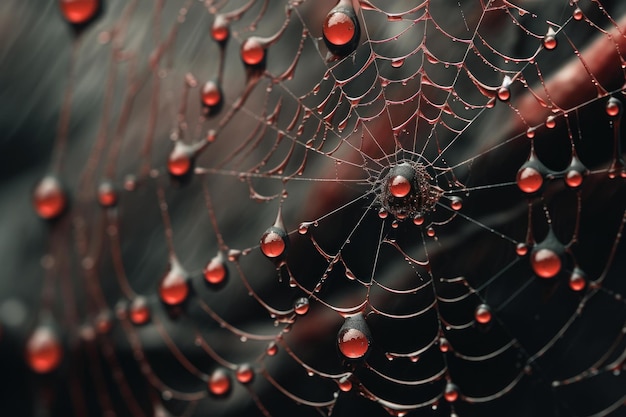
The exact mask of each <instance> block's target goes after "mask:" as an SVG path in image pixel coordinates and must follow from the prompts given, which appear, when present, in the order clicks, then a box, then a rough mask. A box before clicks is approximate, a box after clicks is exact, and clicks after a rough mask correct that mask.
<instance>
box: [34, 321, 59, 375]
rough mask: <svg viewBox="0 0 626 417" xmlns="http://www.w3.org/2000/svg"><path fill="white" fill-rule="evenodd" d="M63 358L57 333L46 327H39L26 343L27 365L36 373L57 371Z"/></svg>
mask: <svg viewBox="0 0 626 417" xmlns="http://www.w3.org/2000/svg"><path fill="white" fill-rule="evenodd" d="M62 358H63V347H62V346H61V342H60V341H59V338H58V336H57V334H56V332H55V331H54V330H53V329H52V328H51V327H50V326H46V325H40V326H38V327H37V328H36V329H35V330H34V331H33V333H32V334H31V335H30V337H29V338H28V342H26V363H27V364H28V366H29V367H30V368H31V369H32V370H33V371H35V372H37V373H40V374H44V373H48V372H51V371H53V370H55V369H56V368H57V367H58V366H59V364H60V363H61V359H62Z"/></svg>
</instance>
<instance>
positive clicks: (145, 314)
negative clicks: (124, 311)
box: [128, 296, 150, 325]
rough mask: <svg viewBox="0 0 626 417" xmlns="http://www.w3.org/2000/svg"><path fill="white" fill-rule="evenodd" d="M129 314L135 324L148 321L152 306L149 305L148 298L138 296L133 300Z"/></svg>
mask: <svg viewBox="0 0 626 417" xmlns="http://www.w3.org/2000/svg"><path fill="white" fill-rule="evenodd" d="M128 314H129V317H130V321H132V322H133V323H134V324H137V325H140V324H144V323H147V322H148V320H150V307H148V300H146V298H145V297H142V296H137V297H135V298H134V299H133V301H132V302H131V304H130V306H129V309H128Z"/></svg>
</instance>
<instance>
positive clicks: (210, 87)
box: [200, 80, 222, 109]
mask: <svg viewBox="0 0 626 417" xmlns="http://www.w3.org/2000/svg"><path fill="white" fill-rule="evenodd" d="M200 98H201V100H202V104H203V105H205V106H206V107H208V108H209V109H217V108H218V107H219V105H220V104H221V103H222V91H221V89H220V86H219V85H218V84H217V83H216V82H215V81H212V80H209V81H207V82H206V83H205V84H204V86H203V87H202V91H201V92H200Z"/></svg>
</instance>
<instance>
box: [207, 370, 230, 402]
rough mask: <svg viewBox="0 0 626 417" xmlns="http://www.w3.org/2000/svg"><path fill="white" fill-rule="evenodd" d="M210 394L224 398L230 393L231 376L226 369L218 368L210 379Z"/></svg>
mask: <svg viewBox="0 0 626 417" xmlns="http://www.w3.org/2000/svg"><path fill="white" fill-rule="evenodd" d="M208 386H209V392H210V393H211V394H213V395H215V396H217V397H221V396H224V395H226V394H228V393H229V392H230V386H231V382H230V376H229V375H228V371H227V370H226V369H224V368H217V369H216V370H214V371H213V372H212V373H211V376H210V377H209V383H208Z"/></svg>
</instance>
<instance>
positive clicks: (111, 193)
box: [98, 181, 117, 207]
mask: <svg viewBox="0 0 626 417" xmlns="http://www.w3.org/2000/svg"><path fill="white" fill-rule="evenodd" d="M98 202H99V203H100V205H101V206H102V207H113V206H114V205H115V204H116V203H117V192H116V191H115V187H113V184H112V183H111V182H110V181H103V182H101V183H100V186H98Z"/></svg>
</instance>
